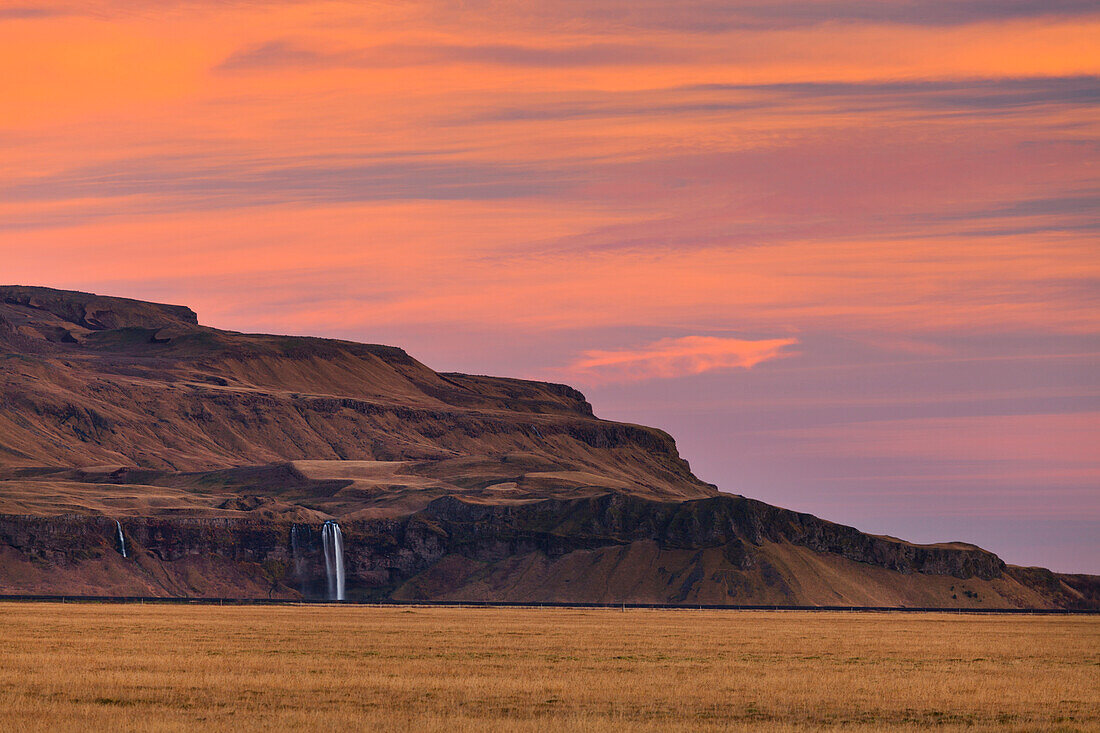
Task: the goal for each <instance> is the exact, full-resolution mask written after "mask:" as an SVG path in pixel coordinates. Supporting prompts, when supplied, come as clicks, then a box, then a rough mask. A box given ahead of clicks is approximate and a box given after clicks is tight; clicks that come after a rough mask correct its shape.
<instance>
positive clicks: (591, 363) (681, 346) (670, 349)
mask: <svg viewBox="0 0 1100 733" xmlns="http://www.w3.org/2000/svg"><path fill="white" fill-rule="evenodd" d="M796 343H798V340H797V339H793V338H784V339H765V340H759V341H752V340H747V339H739V338H726V337H721V336H682V337H680V338H664V339H660V340H659V341H654V342H652V343H649V344H646V345H644V346H641V347H639V348H637V349H621V350H614V351H603V350H590V351H586V352H584V354H582V355H581V357H580V358H579V359H577V360H576V361H574V362H573V363H572V364H570V365H569V366H568V367H567V368H566V370H565V371H567V372H568V373H569V374H570V375H571V376H573V377H575V378H577V379H580V380H582V381H584V382H587V383H589V384H592V383H605V382H634V381H639V380H643V379H670V378H673V377H685V376H691V375H694V374H702V373H704V372H713V371H724V370H729V369H751V368H752V367H754V366H756V365H757V364H760V363H761V362H764V361H768V360H771V359H778V358H780V357H783V356H788V355H789V352H784V351H783V349H784V348H785V347H787V346H791V345H793V344H796Z"/></svg>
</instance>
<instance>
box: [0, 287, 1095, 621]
mask: <svg viewBox="0 0 1100 733" xmlns="http://www.w3.org/2000/svg"><path fill="white" fill-rule="evenodd" d="M0 365H2V370H0V593H2V592H34V593H86V594H89V595H198V596H203V595H205V596H267V595H270V596H278V597H288V598H293V597H302V596H305V597H324V596H325V595H326V594H327V593H328V592H330V591H329V590H328V588H327V583H328V581H329V578H330V576H331V573H332V568H331V562H332V557H331V549H332V548H329V549H330V553H329V555H330V556H329V558H328V560H327V562H328V565H326V558H325V552H324V548H323V547H322V541H321V527H322V525H323V523H324V522H325V521H328V520H334V521H338V522H339V524H340V527H341V528H342V531H343V539H344V544H343V548H342V556H343V559H344V561H345V564H346V576H347V581H346V583H347V597H348V598H360V599H368V598H387V597H388V598H394V599H449V600H519V601H606V602H658V603H666V602H667V603H732V604H751V603H775V604H810V605H875V606H879V605H912V606H943V607H964V606H965V607H985V608H989V607H1034V608H1052V607H1090V606H1095V605H1096V604H1097V599H1098V597H1100V594H1098V591H1097V583H1096V582H1095V579H1091V578H1090V577H1089V576H1062V575H1058V574H1054V573H1050V572H1049V571H1043V570H1041V569H1025V568H1012V567H1009V566H1006V565H1005V564H1004V563H1003V562H1002V561H1001V560H1000V559H999V558H997V557H996V556H995V555H993V554H992V553H989V552H986V551H984V550H981V549H980V548H976V547H973V546H968V545H961V544H951V545H934V546H920V545H913V544H909V543H905V542H902V541H898V540H894V539H891V538H883V537H875V536H871V535H868V534H865V533H862V532H859V531H858V530H856V529H854V528H851V527H845V526H842V525H838V524H834V523H831V522H827V521H824V520H821V519H818V518H816V517H813V516H811V515H807V514H800V513H797V512H792V511H788V510H785V509H780V508H777V507H772V506H769V505H767V504H763V503H761V502H757V501H753V500H751V499H746V498H743V497H739V496H733V495H729V494H722V493H720V492H719V491H718V490H717V489H716V487H713V486H711V485H708V484H705V483H703V482H701V481H699V480H698V479H697V478H695V477H694V476H693V475H692V473H691V471H690V469H689V467H688V465H687V463H686V462H685V461H683V460H682V459H681V458H680V457H679V455H678V453H677V451H676V446H675V443H674V442H673V440H672V439H671V438H670V437H669V436H668V435H667V434H665V433H663V432H662V431H660V430H656V429H654V428H648V427H644V426H639V425H628V424H622V423H614V422H608V421H604V420H600V419H598V418H596V417H595V416H594V415H593V414H592V408H591V406H590V405H589V404H588V403H587V402H586V401H585V399H584V396H583V395H581V394H580V393H579V392H577V391H576V390H574V389H572V388H570V387H567V386H565V385H558V384H550V383H544V382H531V381H523V380H515V379H505V378H494V377H484V376H470V375H461V374H441V373H437V372H434V371H432V370H431V369H429V368H428V367H426V366H424V365H423V364H421V363H420V362H418V361H416V360H415V359H413V358H412V357H410V356H409V355H408V354H406V353H405V352H404V351H402V350H400V349H397V348H393V347H387V346H372V345H364V344H356V343H351V342H345V341H334V340H326V339H314V338H300V337H284V336H269V335H255V334H240V333H235V332H229V331H223V330H218V329H213V328H209V327H204V326H201V325H199V324H198V319H197V318H196V317H195V314H194V313H193V312H192V311H190V310H189V309H187V308H184V307H182V306H164V305H159V304H154V303H143V302H140V301H132V300H126V299H121V298H105V297H101V296H96V295H91V294H87V293H72V292H67V291H57V290H50V289H47V288H25V287H3V288H0ZM116 520H117V521H118V525H116ZM120 526H121V528H122V532H123V537H124V538H125V539H124V541H125V542H127V543H128V552H127V556H126V557H123V555H122V552H121V549H122V548H121V546H120V543H119V539H118V531H119V527H120Z"/></svg>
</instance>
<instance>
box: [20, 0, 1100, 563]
mask: <svg viewBox="0 0 1100 733" xmlns="http://www.w3.org/2000/svg"><path fill="white" fill-rule="evenodd" d="M1098 9H1100V6H1097V4H1096V3H1095V2H1084V1H1078V0H1045V1H1040V0H960V1H948V0H826V1H824V2H794V3H792V2H776V1H775V0H758V1H757V2H753V3H735V2H730V1H729V0H676V1H673V0H585V1H583V2H582V1H580V0H557V1H547V2H533V1H531V0H516V1H515V2H507V1H501V2H479V1H477V0H471V1H469V2H438V3H437V2H431V1H426V2H423V1H419V0H411V1H409V2H313V1H312V0H302V1H301V2H297V1H295V0H283V1H276V0H271V1H269V2H265V1H264V0H252V1H245V0H240V1H234V0H117V1H115V2H107V1H106V0H74V1H72V2H67V1H66V0H56V1H53V0H41V2H38V1H36V0H22V1H20V0H17V1H16V2H14V3H13V2H10V1H7V0H0V64H2V68H3V73H0V100H2V101H0V283H2V284H26V285H48V286H52V287H59V288H72V289H79V290H89V291H93V292H99V293H103V294H111V295H122V296H127V297H134V298H142V299H149V300H157V301H165V302H173V303H182V304H186V305H189V306H191V307H192V308H194V309H195V310H196V311H198V313H199V317H200V320H201V321H202V322H203V323H206V324H209V325H212V326H218V327H221V328H229V329H234V330H241V331H264V332H278V333H293V334H310V335H322V336H334V337H340V338H349V339H354V340H357V341H367V342H381V343H388V344H394V345H398V346H401V347H403V348H405V349H406V350H407V351H409V352H410V353H411V354H412V355H413V356H415V357H417V358H419V359H420V360H421V361H424V362H425V363H426V364H428V365H429V366H431V367H433V368H436V369H439V370H456V371H466V372H475V373H488V374H502V375H511V376H523V377H530V378H536V379H549V380H553V381H564V382H568V383H571V384H573V385H575V386H577V387H578V388H580V389H582V390H583V391H584V392H585V394H587V395H588V396H589V399H590V401H591V402H592V403H593V405H594V407H595V409H596V413H597V414H598V415H600V416H601V417H605V418H609V419H617V420H627V421H632V422H641V423H644V424H648V425H655V426H658V427H661V428H663V429H665V430H667V431H668V432H670V433H671V434H672V435H673V436H674V437H676V439H677V441H678V444H679V446H680V451H681V453H682V454H683V455H684V457H686V458H687V459H688V460H689V461H690V462H691V464H692V467H693V468H694V469H695V471H696V473H697V474H698V475H699V476H700V477H701V478H703V479H704V480H707V481H710V482H713V483H715V484H718V485H719V486H720V488H722V489H723V490H726V491H732V492H736V493H740V494H745V495H747V496H752V497H754V498H759V499H762V500H765V501H768V502H771V503H775V504H779V505H781V506H785V507H790V508H794V509H798V510H801V511H808V512H812V513H815V514H818V515H820V516H823V517H825V518H828V519H832V520H836V521H840V522H844V523H846V524H853V525H855V526H858V527H859V528H861V529H863V530H866V531H870V532H875V533H883V534H891V535H896V536H901V537H904V538H906V539H910V540H914V541H920V542H932V541H943V540H956V539H958V540H966V541H971V542H975V543H977V544H980V545H982V546H984V547H987V548H988V549H991V550H993V551H995V552H997V553H998V554H1000V555H1001V556H1002V557H1003V558H1004V559H1006V560H1007V561H1008V562H1013V563H1017V564H1037V565H1045V566H1047V567H1051V568H1053V569H1055V570H1062V571H1078V572H1085V571H1090V572H1094V573H1096V572H1100V238H1098V229H1100V170H1098V162H1100V155H1098V149H1100V115H1098V109H1100V12H1098Z"/></svg>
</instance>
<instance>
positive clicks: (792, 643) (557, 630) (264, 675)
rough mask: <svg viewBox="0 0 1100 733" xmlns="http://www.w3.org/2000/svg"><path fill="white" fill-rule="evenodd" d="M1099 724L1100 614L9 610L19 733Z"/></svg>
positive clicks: (5, 664) (4, 683) (6, 723)
mask: <svg viewBox="0 0 1100 733" xmlns="http://www.w3.org/2000/svg"><path fill="white" fill-rule="evenodd" d="M196 727H201V728H204V729H209V730H230V729H232V730H249V729H254V730H258V729H264V730H272V729H277V730H294V729H298V730H313V729H325V730H336V729H384V730H393V729H398V730H440V731H442V730H509V731H511V730H520V731H535V730H545V729H555V730H591V731H601V730H626V729H629V730H652V731H658V730H659V731H667V730H718V729H729V728H759V729H766V730H780V731H782V730H813V729H819V728H831V727H846V728H851V729H856V730H868V731H870V730H875V731H879V730H916V729H924V728H928V727H934V728H936V729H937V730H954V729H963V728H966V729H968V730H983V729H985V730H1020V731H1031V730H1100V618H1097V617H1082V616H982V615H969V614H967V615H959V614H947V613H944V614H909V613H889V614H871V613H859V614H855V613H814V612H748V611H694V610H682V611H673V610H659V611H657V610H627V611H625V612H624V611H612V610H574V609H526V608H523V609H511V608H442V607H385V608H376V607H335V606H274V607H272V606H252V607H247V606H246V607H229V606H226V607H219V606H152V605H146V606H140V605H101V604H64V605H62V604H40V603H4V604H0V728H4V729H7V730H36V729H39V730H40V729H50V730H76V729H79V730H83V731H90V730H112V731H114V730H134V729H141V730H173V729H184V728H196Z"/></svg>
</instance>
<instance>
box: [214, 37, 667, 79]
mask: <svg viewBox="0 0 1100 733" xmlns="http://www.w3.org/2000/svg"><path fill="white" fill-rule="evenodd" d="M675 60H679V61H682V60H684V59H683V57H682V55H681V54H674V53H672V52H670V51H669V50H667V49H661V48H655V47H650V46H643V45H634V44H622V43H586V44H577V45H572V46H551V47H538V46H524V45H519V44H513V43H485V44H470V45H460V44H452V43H439V44H386V45H379V46H372V47H369V48H362V49H353V50H346V51H320V50H316V49H313V48H310V47H309V46H308V45H306V44H304V43H301V42H298V41H293V40H287V39H279V40H274V41H268V42H266V43H262V44H259V45H257V46H252V47H249V48H243V49H241V50H239V51H236V52H234V53H233V54H232V55H231V56H229V57H228V58H227V59H225V60H224V61H222V62H221V63H220V64H218V65H217V66H216V67H215V71H220V72H241V71H272V70H285V69H293V70H300V71H306V70H311V69H326V68H328V69H385V68H395V67H402V66H427V65H439V64H463V63H465V64H485V65H492V66H518V67H533V68H564V69H568V68H573V67H583V66H623V65H636V64H655V63H667V62H670V61H675Z"/></svg>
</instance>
